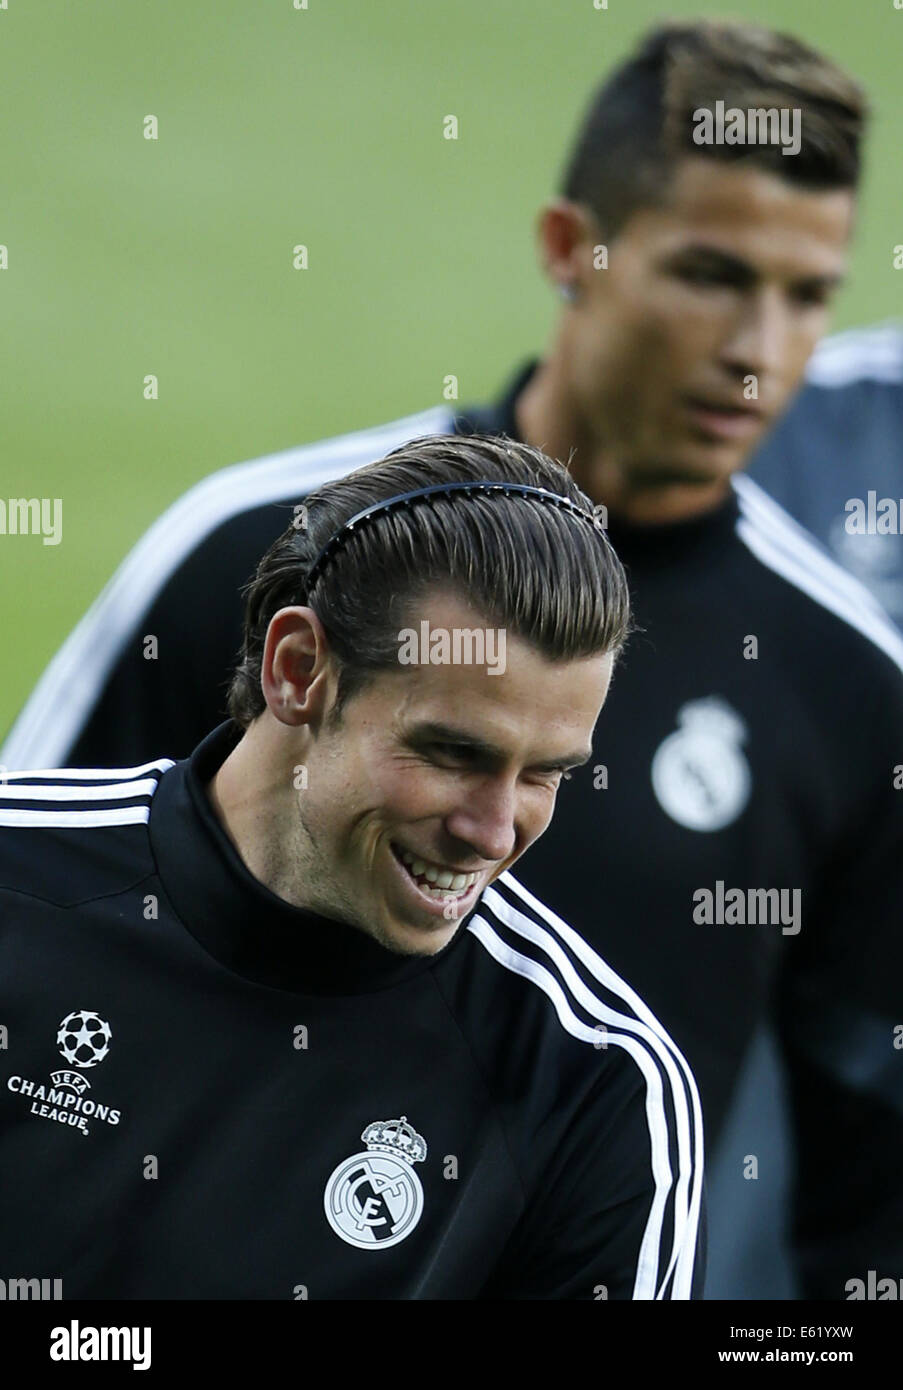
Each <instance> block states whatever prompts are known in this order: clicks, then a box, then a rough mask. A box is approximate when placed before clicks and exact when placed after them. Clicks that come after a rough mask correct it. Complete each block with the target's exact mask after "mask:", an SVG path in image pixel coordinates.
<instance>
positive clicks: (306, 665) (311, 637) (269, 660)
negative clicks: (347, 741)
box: [260, 606, 332, 725]
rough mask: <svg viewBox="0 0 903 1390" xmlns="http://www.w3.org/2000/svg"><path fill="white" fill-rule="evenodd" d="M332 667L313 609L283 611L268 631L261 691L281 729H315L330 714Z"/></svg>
mask: <svg viewBox="0 0 903 1390" xmlns="http://www.w3.org/2000/svg"><path fill="white" fill-rule="evenodd" d="M331 666H332V662H331V657H330V650H329V643H328V640H327V637H326V633H325V630H324V628H323V624H322V623H321V622H320V619H319V618H318V617H317V615H316V613H315V612H314V611H313V609H312V608H305V607H297V606H295V607H290V608H280V609H279V611H278V613H274V614H273V616H272V618H271V619H270V624H269V627H268V628H267V635H266V641H265V643H264V650H263V660H262V662H261V666H260V685H261V690H262V692H263V698H264V699H265V700H266V702H267V708H268V709H269V711H270V713H271V714H272V715H273V716H274V717H275V718H276V719H278V720H279V722H280V723H281V724H289V725H300V724H316V723H318V722H319V721H320V719H321V718H322V717H323V715H324V714H325V712H326V708H327V705H328V704H329V702H330V700H331V698H332V696H331V694H330V691H329V684H330V670H331Z"/></svg>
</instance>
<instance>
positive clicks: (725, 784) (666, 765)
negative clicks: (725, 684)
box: [651, 695, 752, 830]
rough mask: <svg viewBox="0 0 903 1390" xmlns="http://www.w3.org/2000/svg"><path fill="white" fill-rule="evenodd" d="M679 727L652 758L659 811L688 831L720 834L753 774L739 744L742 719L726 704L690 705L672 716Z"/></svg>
mask: <svg viewBox="0 0 903 1390" xmlns="http://www.w3.org/2000/svg"><path fill="white" fill-rule="evenodd" d="M677 722H678V724H679V725H680V728H679V729H678V730H677V732H676V733H673V734H669V735H668V737H667V738H666V739H665V740H664V742H663V743H661V744H660V745H659V747H658V748H657V749H656V752H655V756H654V757H653V759H652V769H651V771H652V787H653V790H654V792H655V795H656V796H657V797H658V801H659V805H660V806H661V807H662V810H664V811H667V813H668V815H669V816H670V817H671V819H672V820H675V821H677V823H678V825H685V826H686V827H687V829H688V830H722V829H723V828H724V827H725V826H726V825H730V823H731V821H734V820H736V819H737V817H738V816H739V814H740V812H741V811H742V810H743V809H744V808H745V806H746V803H747V802H748V800H749V794H750V790H751V787H752V775H751V773H750V770H749V763H748V762H747V760H746V756H745V754H744V753H743V750H742V748H741V746H740V745H741V744H742V743H744V742H745V740H746V737H747V729H746V725H745V724H744V722H743V720H742V719H741V718H740V716H739V715H738V714H736V713H735V712H734V711H733V710H732V709H731V707H730V705H729V704H727V702H726V701H725V700H722V699H719V698H718V697H717V696H714V695H713V696H711V697H709V698H708V699H705V700H691V701H690V702H689V704H686V705H682V706H681V708H680V709H679V710H678V712H677Z"/></svg>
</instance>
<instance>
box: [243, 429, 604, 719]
mask: <svg viewBox="0 0 903 1390" xmlns="http://www.w3.org/2000/svg"><path fill="white" fill-rule="evenodd" d="M479 479H482V480H492V481H495V480H499V481H507V482H510V483H523V484H527V485H530V486H534V487H541V488H544V489H546V490H547V491H550V492H555V493H558V494H559V495H561V496H563V497H567V498H569V499H570V500H571V501H573V502H575V503H577V504H578V505H579V506H580V507H581V509H582V510H584V511H585V513H586V519H585V520H584V518H583V517H582V516H577V515H574V514H573V513H572V512H569V511H566V510H564V509H561V508H559V507H558V506H556V505H554V504H550V503H548V502H544V501H542V500H541V499H538V498H535V497H526V496H518V495H510V496H505V495H504V494H501V493H498V492H492V493H482V494H480V493H474V494H470V495H465V494H462V493H458V494H456V495H454V496H452V497H448V498H446V497H430V498H419V499H417V501H416V502H415V503H413V504H409V505H407V506H405V507H404V508H403V509H400V510H397V511H392V512H387V513H382V514H380V515H379V516H377V517H374V518H373V519H369V520H367V521H366V522H364V523H362V524H360V525H358V526H355V527H354V529H353V530H352V531H351V532H350V533H348V534H347V537H346V539H345V540H344V542H343V544H342V545H341V546H340V547H339V548H338V549H337V550H336V552H335V554H334V556H333V557H332V558H330V559H329V560H328V562H327V563H326V564H325V565H324V567H323V568H322V570H321V571H320V573H319V574H318V575H317V576H316V578H315V581H314V583H313V586H312V587H310V588H308V584H307V576H308V573H309V571H310V569H311V567H312V565H313V562H314V560H315V559H316V557H317V556H318V555H319V554H320V552H321V550H322V548H323V547H324V546H325V545H326V543H327V541H328V540H329V539H330V537H331V536H332V535H333V534H334V533H335V532H336V531H337V530H338V529H339V528H340V527H341V526H342V525H343V524H344V523H345V522H346V521H348V520H349V519H350V518H351V517H353V516H354V515H356V513H358V512H360V511H362V510H363V509H364V508H366V507H369V506H371V505H373V504H374V503H377V502H380V501H384V500H386V499H387V498H390V497H393V496H396V495H397V494H399V493H403V492H407V491H411V490H414V489H417V488H422V487H429V486H431V485H433V484H438V483H449V482H458V481H460V482H464V481H476V480H479ZM300 516H301V517H302V518H303V520H304V522H305V524H304V525H303V526H296V525H295V524H293V525H291V526H289V527H288V528H287V529H286V530H285V531H284V532H283V534H282V535H281V536H280V537H279V538H278V539H277V540H276V541H275V542H274V543H273V545H272V546H271V547H270V549H269V550H268V551H267V552H266V554H265V555H264V556H263V558H262V560H261V561H260V564H259V565H258V567H257V572H256V574H255V576H254V578H253V579H252V580H251V582H250V584H249V585H248V586H247V588H246V590H245V598H246V602H245V619H244V638H243V645H242V653H241V657H240V660H239V663H238V666H237V669H236V671H235V674H234V676H233V679H232V684H231V687H230V690H229V697H228V708H229V713H230V715H231V716H232V718H233V719H235V720H236V721H237V722H238V723H239V724H240V725H241V726H242V727H243V728H247V727H248V725H249V724H250V723H251V722H252V721H253V720H254V719H256V718H257V717H258V715H260V714H262V713H263V711H264V709H265V708H266V702H265V700H264V697H263V692H262V689H261V662H262V659H263V652H264V645H265V641H266V634H267V629H268V627H269V624H270V621H271V619H272V617H273V615H274V614H275V613H277V612H278V611H279V609H281V608H285V607H291V606H294V605H303V606H308V607H310V608H312V609H313V610H314V612H315V613H316V614H317V616H318V618H319V619H320V621H321V623H322V624H323V627H324V630H325V632H326V635H327V638H328V641H329V644H330V648H331V651H332V652H333V654H334V656H335V658H336V662H337V669H338V689H337V695H336V702H335V704H334V706H333V708H332V711H331V714H330V719H331V721H332V723H337V722H340V720H341V714H342V710H343V708H344V707H345V705H346V704H347V702H348V700H349V699H350V698H351V696H352V695H354V694H355V693H357V692H358V691H359V690H361V689H362V688H363V686H364V685H366V684H367V683H368V681H369V680H370V679H371V678H372V677H373V676H374V675H375V674H376V673H377V672H380V671H388V670H396V671H397V670H399V669H400V667H399V656H398V653H399V643H398V635H399V632H400V631H401V629H402V628H404V627H406V626H409V625H410V621H411V617H412V615H413V610H415V609H416V605H417V601H418V599H420V598H422V597H423V596H425V595H426V594H427V593H428V592H430V591H435V590H436V589H440V590H441V591H442V592H443V593H447V592H449V591H451V592H453V593H455V594H457V595H459V596H460V597H461V598H462V599H464V600H465V601H467V602H469V603H470V604H471V605H472V606H473V607H474V608H475V609H476V610H477V612H478V613H480V614H481V615H482V616H483V617H484V618H485V620H486V622H487V625H490V626H493V627H498V628H501V629H505V630H506V631H507V633H508V635H509V636H512V635H513V636H517V637H520V638H522V639H524V640H525V641H526V642H528V643H530V644H532V645H533V646H534V647H535V648H536V649H537V650H539V651H540V652H541V653H542V654H543V655H545V656H546V657H547V659H549V660H550V661H568V660H572V659H576V658H579V657H589V656H595V655H601V654H604V653H608V652H610V653H612V654H613V655H614V656H617V653H618V651H619V650H620V648H621V646H622V644H623V642H624V640H625V638H626V636H627V632H628V629H629V626H630V607H629V598H628V591H627V582H626V579H625V576H624V571H623V569H622V567H621V563H620V561H619V560H618V558H617V556H616V555H615V553H614V551H613V550H612V548H611V546H610V545H609V543H608V541H607V538H606V537H605V535H604V532H603V531H602V528H601V525H600V523H599V521H598V518H596V517H594V514H593V504H592V502H591V501H590V499H589V498H588V497H587V496H586V495H585V493H583V492H581V490H580V489H579V488H578V487H577V485H576V483H575V482H574V481H573V479H572V478H571V476H570V474H569V473H568V472H567V470H566V469H565V468H563V467H562V466H561V464H559V463H556V462H554V461H553V460H552V459H550V458H548V457H547V456H546V455H545V454H543V453H541V452H540V450H538V449H534V448H532V447H531V446H530V445H527V444H521V443H518V442H515V441H513V440H509V439H506V438H505V437H504V436H502V437H499V436H492V437H489V436H483V435H468V436H459V435H448V436H446V435H434V436H430V437H428V438H423V439H415V440H412V441H410V442H409V443H407V444H405V445H403V446H402V447H401V448H399V449H396V450H394V451H393V452H392V453H391V454H389V455H387V457H386V458H384V459H382V460H381V461H379V462H377V463H371V464H367V465H366V466H365V467H363V468H358V469H355V470H354V472H352V473H349V474H347V475H346V476H345V477H343V478H339V479H336V480H334V481H331V482H329V483H327V484H324V485H323V486H322V487H320V488H318V489H317V490H316V491H315V492H312V493H311V494H310V495H309V496H308V497H307V498H306V499H305V503H304V511H302V512H301V513H300Z"/></svg>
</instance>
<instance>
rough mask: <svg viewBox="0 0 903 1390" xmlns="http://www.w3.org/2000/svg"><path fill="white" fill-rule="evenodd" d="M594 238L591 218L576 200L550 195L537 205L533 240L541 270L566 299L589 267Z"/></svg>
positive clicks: (577, 292) (581, 283)
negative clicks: (539, 205) (538, 208)
mask: <svg viewBox="0 0 903 1390" xmlns="http://www.w3.org/2000/svg"><path fill="white" fill-rule="evenodd" d="M593 239H594V219H593V218H592V217H591V215H590V214H589V213H588V212H587V210H586V209H585V208H583V207H581V206H580V204H579V203H573V202H571V200H570V199H569V198H553V199H551V200H550V201H549V202H547V203H545V204H544V205H543V206H542V208H540V210H539V213H538V215H537V218H536V240H537V245H538V249H539V256H540V260H541V262H542V266H543V270H544V271H545V273H546V275H547V276H548V278H549V279H550V280H551V281H552V283H553V284H554V285H556V286H557V287H558V289H559V291H561V292H565V297H566V298H568V299H574V298H576V297H577V294H579V291H580V289H581V288H582V285H583V281H584V278H585V276H586V274H587V269H588V266H590V267H591V249H590V248H591V247H592V244H593ZM575 291H576V293H574V292H575Z"/></svg>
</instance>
